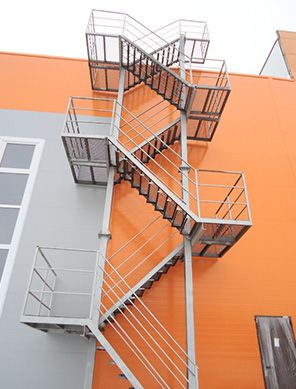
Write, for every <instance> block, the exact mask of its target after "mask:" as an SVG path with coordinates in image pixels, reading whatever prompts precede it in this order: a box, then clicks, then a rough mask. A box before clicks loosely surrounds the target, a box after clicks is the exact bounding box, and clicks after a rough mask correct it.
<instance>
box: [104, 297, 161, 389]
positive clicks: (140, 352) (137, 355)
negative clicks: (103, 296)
mask: <svg viewBox="0 0 296 389" xmlns="http://www.w3.org/2000/svg"><path fill="white" fill-rule="evenodd" d="M101 306H103V308H105V309H106V307H105V305H104V304H103V303H101ZM106 320H107V321H108V323H109V324H110V325H111V327H112V328H113V329H114V331H115V332H116V333H117V335H118V336H119V337H120V338H121V339H122V340H123V341H124V343H125V344H126V345H127V346H128V348H129V349H130V350H131V351H132V353H133V354H134V355H135V356H136V357H137V358H138V359H139V361H140V362H141V363H142V364H143V365H144V367H145V368H146V369H147V370H148V371H149V373H150V374H151V375H152V376H153V378H154V379H155V380H156V381H157V382H158V383H159V385H160V386H161V387H162V388H164V387H166V388H168V389H169V386H168V385H167V384H166V382H165V381H164V380H163V378H162V377H161V376H160V374H159V373H158V371H157V370H156V369H155V368H154V366H153V365H152V364H151V363H150V361H149V360H148V359H147V358H146V357H145V355H144V354H143V353H142V351H141V350H140V349H139V348H138V346H137V345H136V344H135V342H134V341H133V340H132V339H131V338H130V336H129V335H128V334H127V332H126V331H125V330H124V329H123V328H122V326H121V325H120V324H119V323H118V320H117V319H116V318H114V319H112V321H111V320H110V319H109V318H107V319H106ZM113 322H115V323H116V324H117V325H118V327H119V328H120V330H121V332H122V333H123V334H124V335H125V336H126V338H127V339H128V340H129V341H130V343H131V344H132V345H133V346H134V348H135V349H136V350H137V352H138V354H137V353H136V351H135V350H134V349H133V348H132V347H131V345H130V344H129V343H128V341H127V340H126V339H125V338H124V336H123V335H122V334H121V333H120V331H119V330H117V329H116V327H115V325H114V324H113ZM139 354H140V355H141V357H142V358H143V359H144V360H145V362H146V363H148V365H149V366H150V367H151V369H152V370H153V371H154V372H155V373H156V374H157V375H158V377H159V379H160V380H161V381H162V382H163V384H164V385H165V386H162V385H161V383H160V382H159V381H158V379H157V378H156V377H155V376H154V374H153V373H152V372H151V370H150V369H149V368H148V367H147V365H146V364H145V363H144V362H143V360H142V359H141V358H140V356H139Z"/></svg>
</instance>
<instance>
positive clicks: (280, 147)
mask: <svg viewBox="0 0 296 389" xmlns="http://www.w3.org/2000/svg"><path fill="white" fill-rule="evenodd" d="M0 77H1V86H2V93H1V96H0V99H1V102H0V103H1V108H7V109H8V108H9V109H29V110H36V111H38V110H40V111H55V112H63V111H64V109H65V107H66V103H67V99H68V96H69V95H77V94H79V95H87V96H91V95H92V92H91V90H90V82H89V75H88V68H87V64H86V62H85V61H74V60H73V61H71V60H67V59H54V58H51V59H47V58H44V57H31V56H15V55H7V54H4V55H1V57H0ZM231 84H232V92H231V95H230V98H229V100H228V103H227V106H226V109H225V111H224V114H223V117H222V121H221V123H220V125H219V127H218V130H217V132H216V134H215V136H214V139H213V141H212V142H211V143H209V144H205V143H199V142H196V143H191V144H190V147H189V159H190V162H191V163H192V164H194V165H195V166H199V167H206V168H218V169H230V170H243V171H244V172H245V173H246V180H247V185H248V190H249V199H250V204H251V212H252V217H253V227H252V228H251V229H250V230H249V231H248V232H247V234H245V235H244V237H243V238H242V239H241V240H240V241H239V242H238V243H237V244H236V245H235V246H234V247H233V248H232V249H231V250H230V251H228V252H227V254H226V255H225V256H224V257H223V258H222V259H218V260H214V259H204V258H194V261H193V274H194V288H195V289H194V295H195V320H196V351H197V360H198V365H199V367H200V387H201V389H237V388H240V389H257V388H258V389H259V388H263V387H264V384H263V379H262V370H261V363H260V355H259V350H258V344H257V337H256V330H255V323H254V315H289V316H291V317H292V320H293V322H294V325H295V323H296V304H295V295H296V282H295V274H296V261H295V254H294V251H295V250H294V241H295V238H294V233H295V231H296V154H295V150H296V132H295V128H296V117H295V114H294V110H295V101H296V84H295V83H294V82H293V81H289V80H282V79H272V78H268V77H256V76H243V75H237V74H236V75H232V76H231ZM129 108H130V109H131V107H129ZM69 174H70V172H69ZM138 198H140V196H139V195H138V194H137V192H136V191H135V190H132V189H130V188H129V185H127V184H120V185H118V186H117V187H116V190H115V198H114V202H115V204H116V207H115V208H114V212H113V214H112V225H111V231H112V229H113V230H114V233H113V235H112V240H111V245H110V250H111V251H112V247H114V248H115V247H119V246H120V245H121V244H123V243H124V242H125V239H126V236H127V229H130V230H132V229H133V228H135V226H133V223H134V222H133V221H132V220H131V218H130V216H131V207H132V206H131V205H130V207H128V206H127V204H133V213H132V215H133V216H134V217H135V218H137V215H140V213H139V212H140V211H141V209H142V210H143V212H144V213H147V212H149V211H148V208H147V207H149V206H148V205H147V204H146V203H145V201H141V200H137V199H138ZM136 210H137V212H136ZM125 219H126V220H129V224H127V223H126V222H124V220H125ZM135 224H137V223H136V222H135ZM137 228H138V227H137ZM183 291H184V287H183V267H182V264H181V263H179V264H178V265H176V266H175V267H174V268H172V269H171V270H170V271H169V273H168V274H167V275H165V276H164V277H163V278H162V279H161V281H160V282H158V283H156V284H155V285H153V287H152V289H151V290H149V291H148V292H147V293H145V295H144V296H143V300H144V301H145V303H147V304H148V306H149V307H151V309H153V312H155V314H156V315H157V317H158V318H159V319H160V320H161V321H162V322H163V323H164V324H165V325H166V326H167V328H168V329H169V330H171V331H172V333H173V334H174V335H175V336H176V338H177V339H178V340H179V341H180V342H181V343H183V344H184V326H185V323H184V315H183V313H184V294H183ZM107 331H108V330H107ZM109 332H110V331H109ZM107 335H108V334H107ZM109 336H110V334H109ZM111 336H112V335H111ZM109 359H110V358H108V357H107V356H106V354H105V353H104V352H102V351H98V352H97V355H96V369H95V374H94V389H98V388H103V387H111V386H112V385H114V387H116V388H120V387H124V388H126V387H128V386H129V385H128V384H127V383H126V381H120V380H119V379H118V377H117V374H118V371H117V368H116V367H114V366H113V365H111V364H110V363H109ZM115 373H117V374H115Z"/></svg>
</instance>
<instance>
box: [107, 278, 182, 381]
mask: <svg viewBox="0 0 296 389" xmlns="http://www.w3.org/2000/svg"><path fill="white" fill-rule="evenodd" d="M105 279H106V278H104V282H105ZM106 284H107V286H108V287H109V285H108V283H107V282H106ZM118 288H119V289H120V290H121V288H120V287H118ZM121 291H122V290H121ZM114 295H115V296H116V298H118V299H119V302H120V303H121V305H123V306H124V308H125V309H127V310H128V311H129V313H130V314H131V316H132V317H133V318H134V319H135V320H136V321H137V322H138V323H139V325H140V326H141V327H142V328H143V330H144V331H145V333H146V334H147V335H148V336H149V337H150V338H151V340H153V342H154V343H155V344H156V345H157V347H158V348H159V349H160V350H161V352H163V354H165V355H166V357H167V358H168V359H169V360H170V362H171V363H172V364H173V365H174V366H175V367H176V369H177V370H178V371H179V372H180V374H182V375H183V376H184V378H185V379H186V381H187V382H188V379H187V377H186V376H185V375H184V374H183V373H182V372H181V371H180V369H179V367H178V366H177V365H175V363H174V362H173V361H172V360H171V359H170V357H169V356H168V355H167V354H166V352H165V351H164V350H163V349H161V347H160V345H159V343H157V341H156V340H155V339H154V337H153V336H152V335H151V334H150V333H149V332H148V330H147V329H146V328H145V326H144V325H143V324H142V323H141V322H140V321H139V320H138V318H137V317H136V316H135V314H134V313H133V311H132V310H131V309H130V308H129V306H128V305H127V304H126V303H125V302H124V301H123V300H121V298H120V297H119V296H118V294H117V293H116V292H114ZM109 298H110V297H109ZM110 300H111V302H112V303H113V304H114V303H116V302H117V301H114V299H112V298H110ZM133 306H134V307H135V309H136V310H137V311H138V312H139V313H140V314H141V316H142V317H143V318H144V319H145V320H146V322H147V323H148V324H149V325H150V326H151V327H152V328H153V330H154V331H155V332H157V334H158V335H159V336H160V337H161V339H162V340H163V341H164V342H165V343H166V344H167V346H169V347H170V349H171V350H172V351H173V352H174V353H175V355H176V356H178V358H179V359H180V361H181V362H182V363H183V364H184V365H185V366H187V362H185V361H184V360H183V359H182V358H181V357H180V355H179V354H178V353H177V352H176V351H175V350H174V349H173V348H172V346H171V345H170V344H169V343H168V342H167V341H166V339H165V338H163V336H162V335H161V334H160V333H159V331H157V330H156V328H155V327H154V326H153V324H152V323H151V322H150V321H149V320H148V318H147V317H146V316H145V315H144V314H143V313H142V311H141V310H139V309H138V308H137V307H136V305H134V304H133ZM119 309H120V308H119ZM120 310H121V312H122V315H123V316H125V317H126V319H127V320H128V321H129V323H130V324H131V325H132V326H133V328H134V329H135V330H136V331H137V329H136V327H135V326H134V325H133V324H132V323H131V322H130V320H129V319H128V317H127V316H126V315H125V313H124V312H123V311H122V309H120ZM137 332H138V331H137ZM138 333H139V332H138ZM139 335H140V336H141V338H142V339H143V340H144V341H145V343H146V344H147V345H148V347H150V348H151V346H150V344H149V343H148V342H147V340H146V339H145V338H144V337H143V336H142V335H141V334H140V333H139ZM172 339H173V338H172ZM173 340H174V339H173ZM175 343H177V342H176V341H175ZM180 347H181V346H180ZM152 349H153V348H152ZM183 352H184V353H185V351H184V350H183ZM185 354H186V353H185ZM156 355H157V354H156ZM157 356H158V358H159V359H160V360H161V362H162V363H164V364H165V362H163V361H162V359H161V357H160V356H159V355H157ZM186 357H188V356H187V355H186ZM165 366H166V367H167V368H168V369H169V367H168V366H167V365H166V364H165ZM187 367H188V366H187ZM169 371H170V372H171V374H173V375H174V373H173V372H172V371H171V370H170V369H169ZM174 377H175V378H176V379H177V380H178V378H177V377H176V376H175V375H174ZM178 381H179V380H178ZM179 382H180V381H179Z"/></svg>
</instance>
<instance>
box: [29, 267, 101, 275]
mask: <svg viewBox="0 0 296 389" xmlns="http://www.w3.org/2000/svg"><path fill="white" fill-rule="evenodd" d="M35 269H38V270H46V269H47V270H48V268H47V267H42V266H36V267H35ZM53 269H54V270H55V271H71V272H77V273H94V272H95V270H84V269H67V268H63V267H53Z"/></svg>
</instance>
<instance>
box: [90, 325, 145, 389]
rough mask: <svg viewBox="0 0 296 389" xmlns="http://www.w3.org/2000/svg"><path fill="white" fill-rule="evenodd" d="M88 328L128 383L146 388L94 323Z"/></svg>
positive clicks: (135, 386) (136, 388) (141, 388)
mask: <svg viewBox="0 0 296 389" xmlns="http://www.w3.org/2000/svg"><path fill="white" fill-rule="evenodd" d="M88 326H89V329H90V331H91V332H92V333H93V335H94V336H95V337H96V339H97V340H98V342H100V344H101V345H102V346H103V347H104V349H105V350H106V351H107V353H108V354H109V355H110V357H111V358H112V360H113V361H114V362H115V363H116V365H117V366H118V368H119V369H120V370H121V371H122V372H123V374H124V375H125V376H126V378H127V379H128V381H129V382H130V383H131V384H132V386H133V387H134V388H135V389H143V388H144V387H143V386H142V385H141V384H140V382H139V381H138V380H137V378H136V377H135V376H134V374H133V373H132V372H131V370H130V369H129V368H128V367H127V365H126V364H125V363H124V362H123V360H122V359H121V358H120V356H119V355H118V354H117V352H116V351H115V350H114V348H113V347H112V346H111V344H110V343H109V342H108V340H107V339H106V338H105V337H104V335H103V334H102V333H101V331H99V330H98V328H97V327H96V326H95V325H93V324H92V323H90V324H89V325H88Z"/></svg>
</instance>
